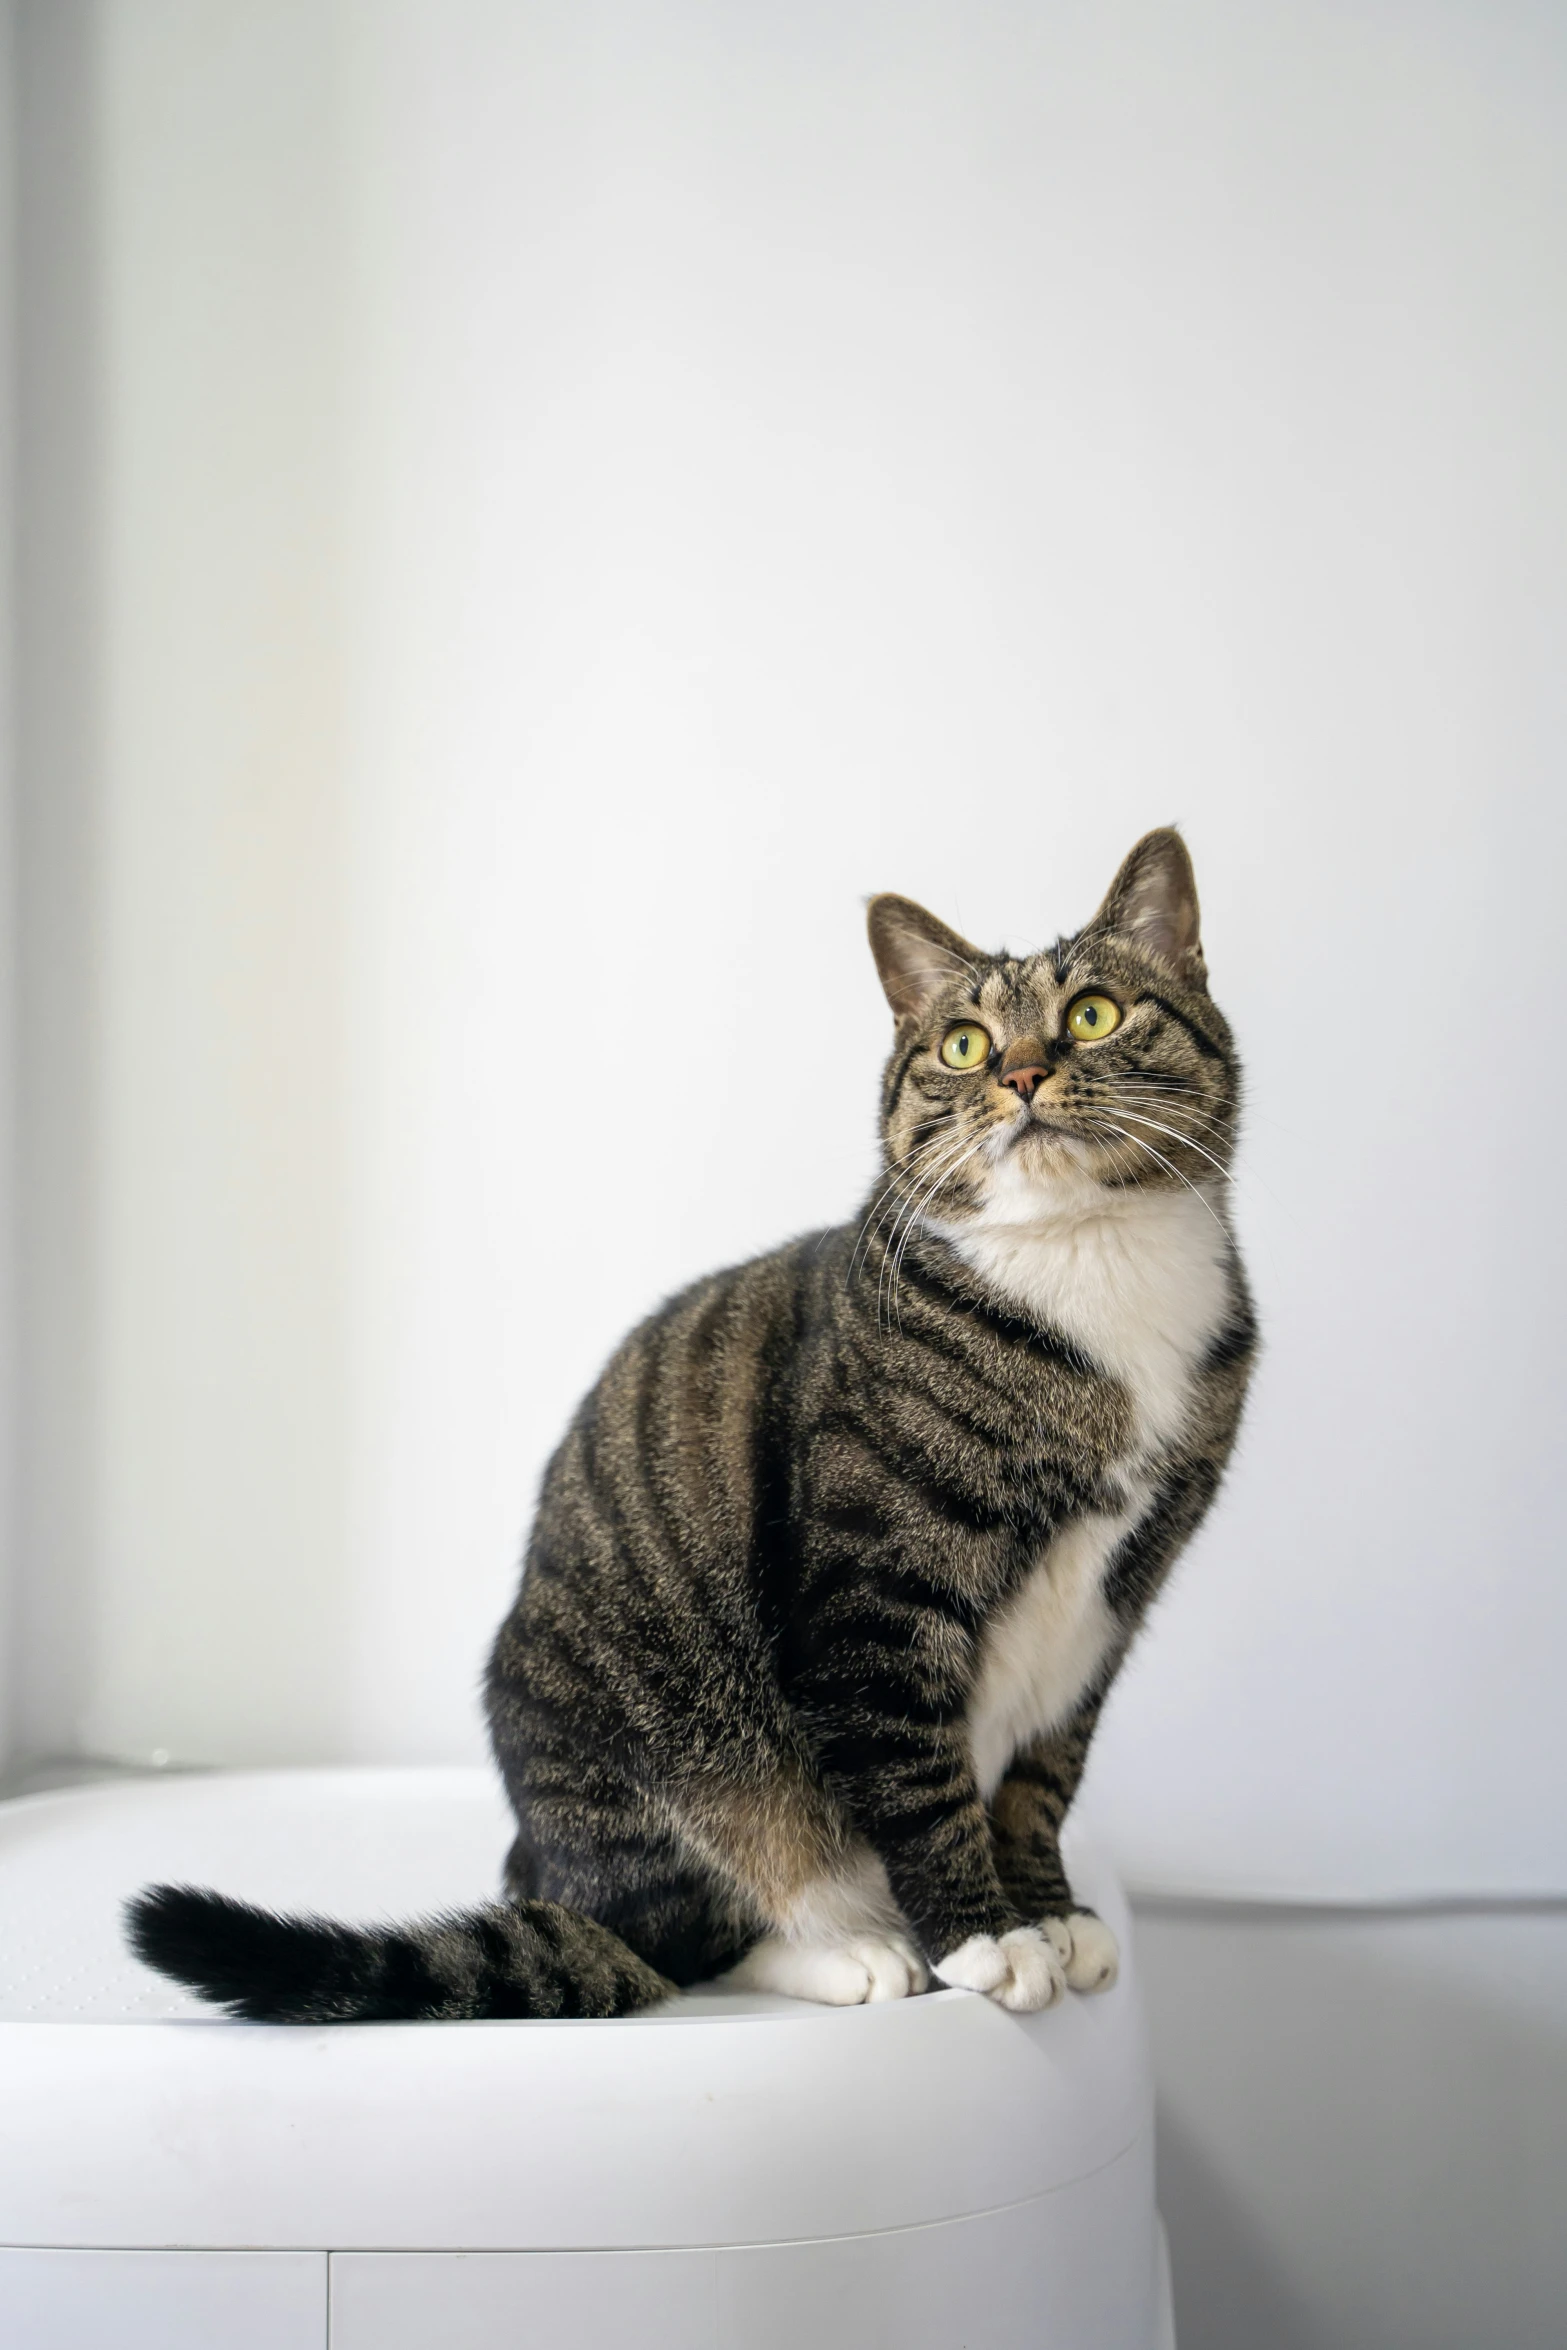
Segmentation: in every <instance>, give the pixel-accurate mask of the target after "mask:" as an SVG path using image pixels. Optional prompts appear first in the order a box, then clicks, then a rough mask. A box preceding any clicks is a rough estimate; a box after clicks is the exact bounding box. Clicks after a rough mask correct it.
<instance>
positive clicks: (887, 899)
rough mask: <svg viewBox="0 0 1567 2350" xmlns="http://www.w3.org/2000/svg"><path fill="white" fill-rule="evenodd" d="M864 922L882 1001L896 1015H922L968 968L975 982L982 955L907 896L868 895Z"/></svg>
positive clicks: (977, 949) (904, 1017)
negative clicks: (873, 957)
mask: <svg viewBox="0 0 1567 2350" xmlns="http://www.w3.org/2000/svg"><path fill="white" fill-rule="evenodd" d="M865 923H866V928H867V929H868V930H869V932H870V939H871V953H872V954H873V955H874V956H875V958H876V968H877V970H878V971H879V972H880V973H881V983H882V986H883V987H884V988H885V989H886V991H887V1001H888V1003H889V1004H891V1006H892V1008H893V1010H894V1012H896V1014H897V1016H898V1018H899V1019H900V1020H910V1019H912V1020H922V1019H923V1018H924V1016H925V1014H926V1012H927V1011H928V1009H929V1008H930V1005H931V1003H932V1002H933V1001H934V999H935V998H936V997H937V996H938V995H939V994H940V993H941V991H942V989H943V988H944V987H950V986H951V985H952V982H953V980H954V979H961V978H963V977H965V976H966V975H967V974H969V973H971V972H972V973H973V974H974V975H975V981H976V984H977V982H978V973H979V967H980V965H981V964H982V963H984V962H985V961H986V960H987V958H986V956H984V955H983V954H982V953H981V952H980V950H979V948H978V947H974V946H970V945H969V942H968V940H967V939H966V938H959V936H958V934H957V932H956V931H955V930H949V929H948V928H947V925H946V924H945V922H938V921H937V919H936V917H935V915H934V914H927V913H926V911H925V909H924V907H923V906H917V905H916V904H915V903H914V900H913V899H912V898H899V897H893V896H891V895H884V896H882V897H879V898H872V899H871V902H870V904H869V906H868V907H867V908H866V915H865Z"/></svg>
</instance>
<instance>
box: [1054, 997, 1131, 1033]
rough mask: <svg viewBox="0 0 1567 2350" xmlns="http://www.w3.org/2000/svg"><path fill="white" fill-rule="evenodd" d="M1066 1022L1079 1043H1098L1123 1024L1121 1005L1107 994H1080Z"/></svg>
mask: <svg viewBox="0 0 1567 2350" xmlns="http://www.w3.org/2000/svg"><path fill="white" fill-rule="evenodd" d="M1066 1024H1067V1027H1068V1029H1069V1030H1070V1031H1071V1033H1072V1035H1073V1036H1075V1037H1076V1038H1077V1041H1078V1043H1079V1044H1098V1043H1100V1042H1101V1041H1102V1039H1103V1038H1105V1037H1107V1036H1108V1035H1109V1034H1110V1031H1111V1029H1112V1028H1119V1027H1120V1025H1121V1007H1120V1005H1119V1004H1114V1003H1112V1002H1111V1001H1110V998H1109V997H1108V996H1107V995H1080V996H1079V997H1078V999H1077V1001H1076V1003H1075V1004H1074V1005H1073V1006H1072V1009H1071V1010H1070V1011H1069V1012H1068V1014H1067V1016H1066Z"/></svg>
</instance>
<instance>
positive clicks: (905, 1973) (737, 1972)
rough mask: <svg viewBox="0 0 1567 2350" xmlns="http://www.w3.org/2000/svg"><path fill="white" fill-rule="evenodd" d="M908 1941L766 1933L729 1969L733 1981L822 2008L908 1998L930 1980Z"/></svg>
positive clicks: (865, 1936)
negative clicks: (796, 1938)
mask: <svg viewBox="0 0 1567 2350" xmlns="http://www.w3.org/2000/svg"><path fill="white" fill-rule="evenodd" d="M928 1979H929V1978H928V1977H927V1975H926V1972H925V1966H924V1962H923V1960H922V1959H921V1958H920V1957H919V1955H918V1953H917V1952H916V1951H915V1949H914V1947H913V1945H912V1944H911V1943H908V1942H905V1941H903V1940H902V1939H901V1938H895V1937H893V1936H891V1935H886V1936H883V1935H879V1934H862V1935H857V1936H856V1937H855V1939H854V1940H853V1941H850V1942H786V1941H784V1940H782V1939H781V1938H775V1937H773V1936H769V1937H768V1938H767V1939H766V1940H765V1941H762V1942H758V1943H757V1945H756V1947H755V1948H754V1949H753V1950H749V1951H747V1953H746V1955H745V1957H744V1958H743V1959H741V1961H740V1964H739V1965H738V1966H737V1967H735V1968H733V1969H732V1970H731V1971H730V1974H729V1977H728V1980H729V1981H730V1982H731V1983H740V1984H743V1985H744V1986H745V1987H746V1988H747V1989H748V1990H752V1991H781V1992H782V1993H783V1994H784V1996H785V1998H788V1999H816V2000H820V2002H821V2003H822V2005H823V2006H824V2007H865V2006H869V2005H871V2004H872V2003H873V2002H875V2001H876V2000H880V1999H907V1998H909V1997H910V1995H911V1994H912V1993H914V1992H916V1991H923V1990H924V1988H925V1985H926V1982H927V1981H928Z"/></svg>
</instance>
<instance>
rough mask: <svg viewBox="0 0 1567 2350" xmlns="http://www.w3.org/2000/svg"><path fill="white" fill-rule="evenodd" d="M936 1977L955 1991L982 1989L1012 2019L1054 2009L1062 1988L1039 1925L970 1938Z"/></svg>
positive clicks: (1060, 1968)
mask: <svg viewBox="0 0 1567 2350" xmlns="http://www.w3.org/2000/svg"><path fill="white" fill-rule="evenodd" d="M936 1973H937V1974H938V1975H939V1976H940V1978H941V1980H942V1981H943V1982H944V1983H950V1984H951V1985H952V1986H953V1988H954V1990H957V1991H984V1992H987V1993H988V1994H989V1996H990V1997H991V1998H992V1999H994V2000H995V2001H996V2002H997V2003H998V2005H1000V2006H1002V2007H1007V2008H1010V2009H1011V2010H1012V2012H1013V2014H1014V2015H1032V2014H1034V2013H1035V2011H1036V2010H1037V2009H1039V2008H1041V2007H1054V2005H1055V2003H1056V2001H1057V2000H1058V1999H1059V1998H1060V1996H1061V1994H1062V1992H1063V1991H1064V1990H1065V1989H1066V1969H1065V1967H1064V1965H1063V1963H1062V1960H1061V1958H1060V1957H1059V1956H1058V1955H1057V1952H1056V1947H1055V1943H1054V1941H1053V1939H1052V1938H1051V1937H1050V1936H1048V1935H1046V1934H1044V1933H1042V1932H1041V1931H1040V1929H1039V1928H1038V1927H1037V1926H1014V1927H1013V1928H1012V1931H1011V1932H1010V1933H1009V1934H1003V1935H1002V1936H1001V1937H1000V1939H999V1941H998V1940H997V1938H996V1937H995V1935H993V1934H971V1935H970V1936H969V1938H968V1940H967V1941H966V1942H964V1943H960V1945H959V1946H958V1948H957V1949H956V1950H954V1951H953V1952H952V1953H951V1955H950V1956H949V1957H947V1958H943V1959H941V1960H939V1961H938V1962H937V1966H936Z"/></svg>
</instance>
